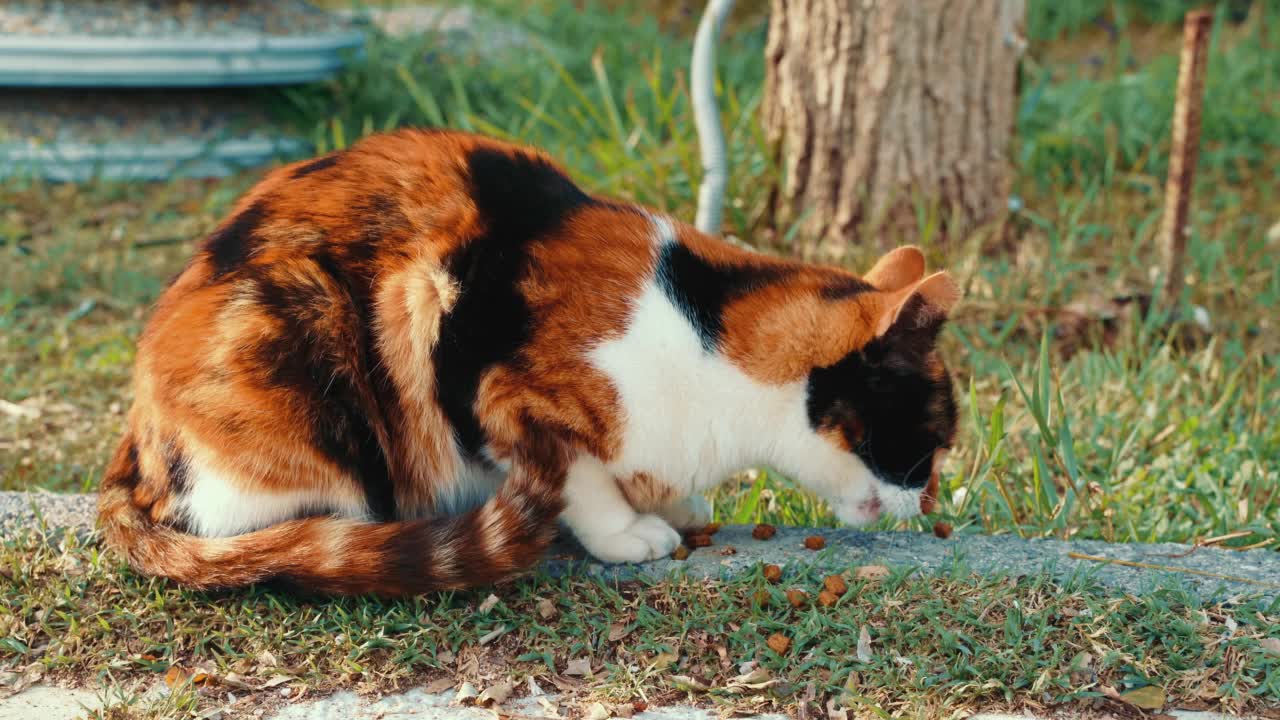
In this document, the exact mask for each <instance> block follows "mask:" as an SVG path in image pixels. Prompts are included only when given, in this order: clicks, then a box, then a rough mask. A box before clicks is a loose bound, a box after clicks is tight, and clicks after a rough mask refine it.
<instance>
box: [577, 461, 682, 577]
mask: <svg viewBox="0 0 1280 720" xmlns="http://www.w3.org/2000/svg"><path fill="white" fill-rule="evenodd" d="M564 500H565V509H564V512H563V513H562V514H561V516H560V519H561V520H563V521H564V523H565V524H566V525H568V526H569V529H570V530H572V531H573V534H574V535H575V536H576V537H577V538H578V542H580V543H582V546H583V547H585V548H586V549H587V552H589V553H591V554H592V555H594V556H595V557H596V558H598V559H600V560H602V561H604V562H612V563H620V562H643V561H645V560H653V559H656V558H660V557H665V556H667V555H670V554H671V552H672V551H673V550H675V549H676V546H678V545H679V544H680V533H678V532H676V531H675V529H673V528H672V527H671V525H670V524H669V523H667V521H666V520H663V519H662V518H661V517H659V516H657V515H651V514H648V513H637V512H636V511H635V509H634V508H632V507H631V504H630V503H629V502H627V499H626V497H624V496H623V494H622V491H621V490H619V489H618V484H617V483H616V482H615V481H614V478H613V475H611V474H610V473H609V472H608V471H607V470H606V469H605V467H604V465H603V464H602V463H600V461H599V460H596V459H595V458H591V457H580V458H578V459H577V460H575V461H574V463H573V465H572V466H571V467H570V468H569V476H568V478H567V479H566V480H565V485H564Z"/></svg>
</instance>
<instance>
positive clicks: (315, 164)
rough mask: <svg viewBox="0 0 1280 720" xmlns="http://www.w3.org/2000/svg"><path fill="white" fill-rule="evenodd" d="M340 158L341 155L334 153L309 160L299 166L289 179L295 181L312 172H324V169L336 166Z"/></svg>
mask: <svg viewBox="0 0 1280 720" xmlns="http://www.w3.org/2000/svg"><path fill="white" fill-rule="evenodd" d="M341 158H342V153H336V152H335V153H330V154H328V155H323V156H321V157H318V158H316V159H315V160H311V161H310V162H307V163H305V164H303V165H299V166H298V169H297V170H294V171H293V174H292V175H290V177H292V178H294V179H297V178H300V177H306V176H308V175H310V174H311V173H313V172H319V171H321V170H324V169H325V168H331V167H333V166H334V165H337V164H338V160H340V159H341Z"/></svg>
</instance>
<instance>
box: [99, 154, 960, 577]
mask: <svg viewBox="0 0 1280 720" xmlns="http://www.w3.org/2000/svg"><path fill="white" fill-rule="evenodd" d="M959 296H960V293H959V290H958V288H957V285H956V283H955V282H954V281H953V280H952V279H951V278H950V276H948V275H947V274H946V273H935V274H932V275H928V276H925V274H924V258H923V256H922V255H921V253H920V252H919V250H917V249H915V248H910V247H906V248H900V249H898V250H895V251H893V252H890V253H888V254H887V255H885V256H884V257H883V258H882V259H881V260H880V261H879V262H878V263H876V265H875V267H873V268H872V269H871V270H870V272H868V273H867V274H866V275H864V276H862V277H858V276H856V275H854V274H852V273H849V272H846V271H843V270H839V269H835V268H827V267H819V266H814V265H807V264H803V263H800V262H796V261H791V260H786V259H781V258H775V257H769V256H766V255H763V254H757V253H753V252H750V251H746V250H741V249H737V248H735V247H733V246H731V245H729V244H727V243H725V242H723V241H720V240H717V239H714V238H711V237H708V236H706V235H703V234H700V233H698V232H697V231H696V230H694V229H693V228H691V227H689V226H687V225H684V224H681V223H679V222H677V221H675V220H673V219H671V218H669V217H666V216H664V215H662V214H660V213H658V212H655V211H652V210H648V209H645V208H642V207H638V206H635V205H631V204H627V203H622V202H614V201H610V200H606V199H602V198H598V197H593V196H591V195H589V194H587V193H585V192H583V191H582V190H580V189H579V188H578V186H577V185H575V184H574V183H573V182H572V181H571V180H570V179H569V178H568V177H567V176H566V175H565V173H564V172H563V171H562V170H560V169H559V168H558V167H557V166H556V164H555V163H553V161H552V160H550V159H549V158H547V157H546V156H545V155H543V154H541V153H540V152H538V151H536V150H532V149H529V148H524V147H519V146H515V145H511V144H506V143H503V142H499V141H496V140H492V139H488V138H485V137H482V136H476V135H470V134H463V133H458V132H451V131H421V130H405V131H399V132H395V133H389V134H384V135H377V136H372V137H369V138H366V139H364V140H362V141H361V142H359V143H358V144H356V145H354V146H353V147H351V148H350V149H347V150H343V151H339V152H334V153H331V154H328V155H325V156H322V157H320V158H317V159H312V160H309V161H304V162H300V163H295V164H292V165H288V166H284V167H281V168H279V169H276V170H274V171H272V172H271V173H270V174H268V175H267V176H266V177H265V179H263V180H262V181H261V182H260V183H258V184H257V185H256V186H255V187H254V188H253V189H251V190H250V191H249V192H248V193H247V194H246V195H245V196H244V197H243V198H241V199H240V200H239V202H238V203H237V204H236V205H235V207H234V209H233V210H232V212H231V214H230V216H229V217H228V218H227V219H226V220H225V221H223V222H222V223H221V224H220V225H219V226H218V227H217V228H216V229H215V230H214V232H213V233H212V234H211V235H209V236H208V237H207V238H206V239H205V240H204V241H203V242H202V243H201V244H200V246H199V248H198V250H197V251H196V253H195V255H194V257H193V258H192V259H191V260H190V262H189V264H188V265H187V267H186V268H185V269H184V270H183V271H182V272H181V273H180V274H179V275H178V276H177V278H176V279H175V280H174V281H173V282H172V284H171V285H170V286H169V287H168V289H167V290H166V291H165V292H164V293H163V295H162V296H161V298H160V299H159V301H158V302H157V305H156V307H155V309H154V314H153V317H152V318H151V319H150V321H149V323H148V325H147V327H146V329H145V331H144V333H143V335H142V337H141V340H140V341H139V346H138V352H137V358H136V367H135V376H134V385H135V399H134V402H133V406H132V408H131V410H130V412H129V416H128V424H127V429H126V431H125V433H124V437H123V439H122V441H121V443H120V445H119V448H118V449H117V450H116V452H115V455H114V456H113V458H112V460H111V462H110V465H109V467H108V468H107V471H106V474H105V477H104V479H103V482H102V492H101V497H100V505H99V511H100V522H101V525H102V528H103V530H104V533H105V537H106V539H107V541H108V543H109V545H111V546H112V547H114V548H117V549H118V550H120V551H122V552H123V553H124V554H125V555H126V556H127V557H128V559H129V561H130V562H131V564H132V565H133V566H134V567H136V568H137V569H138V570H140V571H141V572H144V573H147V574H153V575H157V576H162V577H166V578H170V579H172V580H174V581H177V582H179V583H181V584H183V585H186V586H190V587H193V588H226V587H234V586H240V585H245V584H250V583H254V582H258V581H263V580H268V579H275V580H281V581H285V582H288V583H291V584H293V585H295V586H298V587H301V588H304V589H308V590H310V591H318V592H322V593H335V594H363V593H374V594H381V595H388V596H397V595H408V594H415V593H422V592H427V591H432V590H437V589H444V588H461V587H467V586H474V585H478V584H488V583H493V582H496V581H499V580H502V579H504V578H508V577H511V576H512V575H514V574H516V573H518V572H520V571H521V570H524V569H526V568H528V567H529V566H531V565H532V564H533V563H535V562H536V560H537V559H538V557H539V555H540V554H541V552H542V551H543V550H544V548H545V547H546V546H547V545H548V543H549V542H550V541H551V540H552V539H553V536H554V535H555V533H556V530H557V526H558V524H559V523H560V522H562V523H563V524H564V525H566V526H567V527H568V529H569V530H570V531H571V532H572V533H573V534H574V535H575V536H576V537H577V539H578V540H579V541H581V543H582V545H583V546H584V547H585V548H586V549H587V550H588V551H589V552H591V553H592V554H593V555H595V556H596V557H597V558H599V559H601V560H604V561H608V562H627V561H642V560H647V559H651V558H656V557H660V556H664V555H667V554H668V553H670V552H671V551H672V550H673V549H674V548H675V547H676V545H677V544H678V542H679V540H680V537H679V534H678V533H677V530H676V528H678V527H689V526H694V525H699V524H701V523H703V522H705V521H706V519H707V518H706V507H705V503H703V502H700V501H698V500H691V499H690V498H697V497H698V493H699V492H700V491H703V490H706V489H708V488H709V487H712V486H714V485H715V484H716V483H718V482H719V481H720V480H721V479H722V478H724V477H726V476H727V475H728V474H729V473H731V472H733V471H736V470H739V469H742V468H745V467H749V466H751V465H753V464H769V465H772V466H774V467H777V468H779V469H780V470H782V471H784V472H787V473H789V474H790V475H792V476H794V477H796V478H798V479H799V480H801V481H803V482H805V483H806V484H807V486H808V487H809V488H811V489H812V490H814V491H815V492H817V493H819V494H821V495H822V496H823V497H825V498H827V499H828V500H829V501H830V502H831V504H832V506H833V507H834V508H835V510H836V512H837V513H838V515H839V517H841V518H842V519H844V520H845V521H847V522H849V523H852V524H864V523H866V522H869V521H872V520H874V519H876V518H877V517H878V516H879V515H880V514H881V512H882V511H889V512H892V513H894V514H897V515H901V516H910V515H914V514H916V513H920V512H929V511H930V510H931V508H932V504H933V502H934V497H935V496H936V492H937V485H938V476H937V473H938V467H939V465H940V463H941V458H942V455H943V453H944V451H945V450H946V448H948V447H949V446H950V444H951V442H952V438H953V435H954V433H955V428H956V407H955V403H954V399H953V396H952V388H951V383H950V380H949V376H948V374H947V370H946V368H945V366H944V365H943V362H942V360H941V358H940V357H939V354H938V352H937V350H936V347H935V345H936V340H937V337H938V332H939V330H940V328H941V327H942V324H943V322H944V321H945V319H946V316H947V314H948V312H949V311H950V310H951V309H952V307H953V306H954V305H955V304H956V302H957V301H958V299H959Z"/></svg>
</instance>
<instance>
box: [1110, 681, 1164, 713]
mask: <svg viewBox="0 0 1280 720" xmlns="http://www.w3.org/2000/svg"><path fill="white" fill-rule="evenodd" d="M1120 699H1121V700H1123V701H1125V702H1127V703H1129V704H1130V705H1133V706H1134V707H1140V708H1142V709H1143V710H1160V709H1161V708H1163V707H1164V699H1165V698H1164V688H1162V687H1159V686H1158V685H1148V686H1146V687H1141V688H1137V689H1136V690H1130V691H1128V692H1123V693H1120Z"/></svg>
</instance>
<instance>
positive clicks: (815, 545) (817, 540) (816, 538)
mask: <svg viewBox="0 0 1280 720" xmlns="http://www.w3.org/2000/svg"><path fill="white" fill-rule="evenodd" d="M804 546H805V547H806V548H808V549H810V550H821V549H822V548H824V547H826V546H827V540H826V538H824V537H822V536H821V535H810V536H809V537H807V538H805V539H804Z"/></svg>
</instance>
